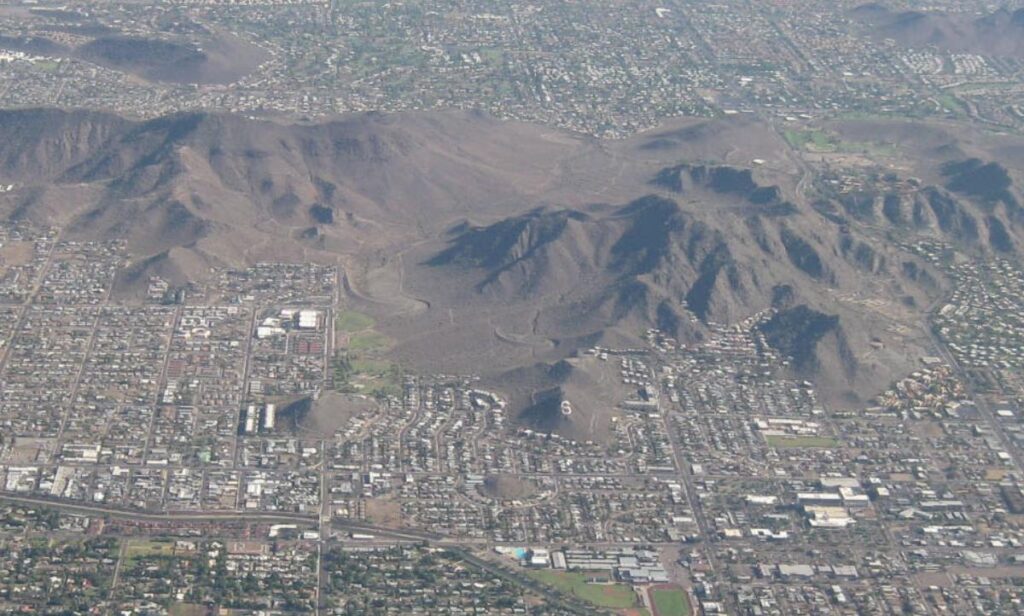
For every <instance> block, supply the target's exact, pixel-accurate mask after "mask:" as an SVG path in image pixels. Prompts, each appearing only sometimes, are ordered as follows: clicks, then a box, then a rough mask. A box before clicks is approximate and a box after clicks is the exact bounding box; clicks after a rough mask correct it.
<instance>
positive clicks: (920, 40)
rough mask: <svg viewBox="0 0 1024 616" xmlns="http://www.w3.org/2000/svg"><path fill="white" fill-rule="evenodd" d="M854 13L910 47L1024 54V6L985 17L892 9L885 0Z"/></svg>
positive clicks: (881, 35)
mask: <svg viewBox="0 0 1024 616" xmlns="http://www.w3.org/2000/svg"><path fill="white" fill-rule="evenodd" d="M851 17H853V18H854V19H855V20H857V21H859V22H860V23H862V24H864V25H866V26H869V27H870V30H869V31H870V33H871V34H872V35H874V36H876V37H879V38H891V39H894V40H896V41H897V42H899V43H900V44H901V45H905V46H908V47H938V48H940V49H945V50H948V51H953V52H962V53H976V54H982V55H993V56H1007V57H1015V58H1024V9H1017V10H1015V11H1011V10H1009V9H1006V8H1002V9H999V10H997V11H995V12H993V13H990V14H988V15H985V16H982V17H973V16H969V15H963V14H950V13H942V12H921V11H904V12H898V11H892V10H890V9H888V8H886V7H885V6H884V5H882V4H878V3H870V4H864V5H861V6H859V7H857V8H855V9H853V11H852V12H851Z"/></svg>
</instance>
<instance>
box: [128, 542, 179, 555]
mask: <svg viewBox="0 0 1024 616" xmlns="http://www.w3.org/2000/svg"><path fill="white" fill-rule="evenodd" d="M173 555H174V543H172V542H170V541H147V540H145V539H143V540H132V541H129V542H128V545H126V546H125V548H124V556H125V558H127V559H128V560H132V559H134V558H145V557H147V556H173Z"/></svg>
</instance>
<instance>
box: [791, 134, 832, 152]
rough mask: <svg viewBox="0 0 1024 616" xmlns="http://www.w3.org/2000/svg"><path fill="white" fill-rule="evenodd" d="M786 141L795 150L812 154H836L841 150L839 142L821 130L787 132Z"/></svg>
mask: <svg viewBox="0 0 1024 616" xmlns="http://www.w3.org/2000/svg"><path fill="white" fill-rule="evenodd" d="M784 136H785V138H786V141H788V142H789V144H790V145H792V146H793V147H794V148H797V149H799V150H808V151H811V152H835V151H836V150H837V149H839V144H838V142H837V141H836V140H835V139H834V138H833V137H832V136H830V135H828V134H826V133H824V132H822V131H820V130H787V131H785V133H784Z"/></svg>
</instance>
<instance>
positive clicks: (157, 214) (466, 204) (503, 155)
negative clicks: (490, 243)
mask: <svg viewBox="0 0 1024 616" xmlns="http://www.w3.org/2000/svg"><path fill="white" fill-rule="evenodd" d="M492 128H493V122H492V121H489V120H485V119H483V118H481V117H474V116H472V115H459V116H455V115H452V116H443V115H441V116H415V117H413V116H408V117H403V118H402V119H401V121H400V122H399V121H397V120H396V119H395V118H392V117H388V116H380V115H373V114H367V115H363V116H356V117H352V118H348V119H345V120H339V121H337V122H331V123H328V124H322V125H317V126H311V125H296V124H287V125H286V124H279V123H276V122H272V121H266V120H250V119H245V118H242V117H238V116H230V115H219V114H198V113H196V114H178V115H174V116H168V117H164V118H159V119H156V120H151V121H146V122H133V121H128V120H125V119H122V118H120V117H117V116H113V115H109V114H103V113H95V112H81V111H72V112H65V111H56V110H23V111H4V112H0V133H2V135H3V139H2V143H0V178H3V179H4V180H5V181H7V182H10V183H16V184H18V185H20V186H22V187H23V189H22V190H20V191H18V192H17V193H16V194H15V195H12V196H11V197H9V198H8V205H7V212H8V215H11V216H17V217H26V218H29V219H32V220H36V221H39V222H44V223H48V224H56V225H59V226H63V227H66V228H67V230H68V232H69V233H70V234H71V235H72V236H78V237H85V238H94V237H109V236H118V237H124V238H126V239H127V240H128V242H129V245H130V247H131V249H132V250H133V251H134V252H136V253H137V254H138V256H139V257H140V258H142V257H145V258H150V257H154V256H156V257H159V256H160V255H164V254H165V252H166V251H168V250H170V249H172V248H175V247H186V248H187V249H189V250H195V251H198V252H199V253H200V256H201V260H202V261H204V262H205V261H210V260H212V261H216V262H223V263H235V264H240V263H242V262H243V261H244V258H245V257H244V255H243V254H242V253H244V252H245V251H246V250H249V248H251V247H252V246H253V245H254V244H255V245H260V244H261V243H262V242H263V240H261V238H262V237H265V236H269V237H273V238H275V240H277V241H276V246H278V247H279V248H281V249H282V250H284V249H287V248H288V244H293V245H294V244H298V243H301V244H303V245H302V246H298V248H299V249H300V252H301V250H302V249H312V250H322V251H325V252H327V253H332V252H347V253H353V252H357V251H358V249H359V246H363V245H369V244H377V243H386V242H388V241H390V240H392V239H394V238H395V237H396V236H398V235H401V234H402V233H405V232H407V231H408V230H409V229H413V230H415V229H417V228H418V227H419V228H425V229H426V228H431V227H432V226H433V224H436V223H433V221H435V220H437V219H438V218H439V217H448V216H451V215H453V214H454V213H459V212H462V213H464V212H468V211H474V212H487V211H488V208H489V207H491V206H492V204H493V203H495V202H498V201H500V200H508V199H514V198H516V197H517V195H519V194H520V192H521V191H520V190H519V189H518V188H517V185H518V184H520V183H521V182H522V180H523V179H524V176H529V177H530V178H534V177H536V176H535V175H532V174H533V170H532V169H527V170H525V171H524V170H523V169H522V165H518V164H513V162H514V161H515V160H516V159H517V158H527V157H530V158H533V159H535V160H537V161H538V164H544V161H545V160H547V159H550V158H551V157H552V156H553V155H554V154H555V153H557V152H558V151H560V149H562V148H563V147H565V146H562V145H561V144H558V143H551V142H548V141H543V140H539V139H538V140H530V139H526V138H519V137H515V136H513V135H512V134H511V133H512V131H511V130H507V131H505V132H501V131H494V130H492ZM522 133H523V135H526V134H528V133H529V129H524V130H523V131H522ZM452 135H458V137H457V138H454V137H452ZM517 141H518V143H519V144H521V145H518V146H517V145H516V142H517ZM524 150H525V151H524ZM512 168H518V171H506V169H512ZM72 194H73V195H74V198H73V199H72V198H71V195H72ZM11 199H14V201H13V202H11ZM310 231H311V232H310ZM282 235H284V236H286V239H288V240H289V241H285V242H282V241H281V239H282V238H281V236H282ZM291 236H294V237H291ZM293 239H299V240H301V241H300V242H293V241H291V240H293ZM268 244H269V243H268ZM269 252H270V253H271V254H273V253H274V251H273V250H270V251H269ZM252 256H255V255H252Z"/></svg>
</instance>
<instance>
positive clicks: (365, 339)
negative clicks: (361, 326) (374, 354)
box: [348, 331, 391, 352]
mask: <svg viewBox="0 0 1024 616" xmlns="http://www.w3.org/2000/svg"><path fill="white" fill-rule="evenodd" d="M389 346H391V339H390V338H388V337H387V336H385V335H384V334H380V333H377V332H375V331H363V332H359V333H358V334H353V335H352V337H351V338H349V339H348V349H349V350H350V351H355V352H359V351H383V350H385V349H387V348H388V347H389Z"/></svg>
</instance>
